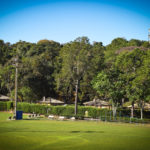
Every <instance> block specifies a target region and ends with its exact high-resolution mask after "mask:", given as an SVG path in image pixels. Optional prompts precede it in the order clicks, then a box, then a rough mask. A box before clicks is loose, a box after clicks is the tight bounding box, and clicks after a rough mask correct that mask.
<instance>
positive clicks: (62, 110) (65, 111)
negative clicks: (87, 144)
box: [0, 101, 150, 120]
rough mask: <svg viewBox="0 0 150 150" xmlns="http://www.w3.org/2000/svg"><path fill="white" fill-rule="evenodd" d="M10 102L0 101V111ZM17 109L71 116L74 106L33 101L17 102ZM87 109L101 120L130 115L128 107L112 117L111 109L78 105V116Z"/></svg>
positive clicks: (147, 113)
mask: <svg viewBox="0 0 150 150" xmlns="http://www.w3.org/2000/svg"><path fill="white" fill-rule="evenodd" d="M12 104H13V103H12V102H10V101H9V102H0V111H8V110H10V109H12V108H13V105H12ZM17 110H22V111H23V112H24V113H36V114H43V115H50V114H53V115H58V116H61V115H62V116H66V117H71V116H74V106H69V105H68V106H48V105H41V104H35V103H31V104H30V103H26V102H19V103H17ZM86 111H88V117H90V118H101V120H113V119H120V117H122V118H123V117H128V118H129V117H130V109H118V110H117V115H116V118H113V117H112V115H113V114H112V111H111V110H108V109H99V108H95V107H90V106H89V107H85V106H78V116H80V117H84V116H85V112H86ZM143 114H144V118H150V111H143ZM134 117H135V118H140V110H134Z"/></svg>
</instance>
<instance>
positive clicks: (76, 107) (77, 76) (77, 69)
mask: <svg viewBox="0 0 150 150" xmlns="http://www.w3.org/2000/svg"><path fill="white" fill-rule="evenodd" d="M75 69H76V81H75V88H76V94H75V115H77V113H78V89H79V62H78V61H77V66H76V67H75Z"/></svg>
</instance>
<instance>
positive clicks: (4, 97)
mask: <svg viewBox="0 0 150 150" xmlns="http://www.w3.org/2000/svg"><path fill="white" fill-rule="evenodd" d="M9 99H10V98H9V97H8V96H5V95H0V100H9Z"/></svg>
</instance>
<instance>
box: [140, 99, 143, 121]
mask: <svg viewBox="0 0 150 150" xmlns="http://www.w3.org/2000/svg"><path fill="white" fill-rule="evenodd" d="M140 103H141V104H140V106H141V109H140V110H141V119H143V102H142V100H141V102H140Z"/></svg>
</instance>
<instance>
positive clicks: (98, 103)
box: [83, 99, 112, 109]
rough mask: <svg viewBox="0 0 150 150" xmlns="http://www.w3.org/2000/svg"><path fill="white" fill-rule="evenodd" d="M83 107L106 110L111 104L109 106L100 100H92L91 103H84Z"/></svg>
mask: <svg viewBox="0 0 150 150" xmlns="http://www.w3.org/2000/svg"><path fill="white" fill-rule="evenodd" d="M83 104H84V106H95V107H98V108H107V109H111V107H112V106H111V104H109V103H108V102H106V101H102V100H100V99H93V101H89V102H85V103H83Z"/></svg>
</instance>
